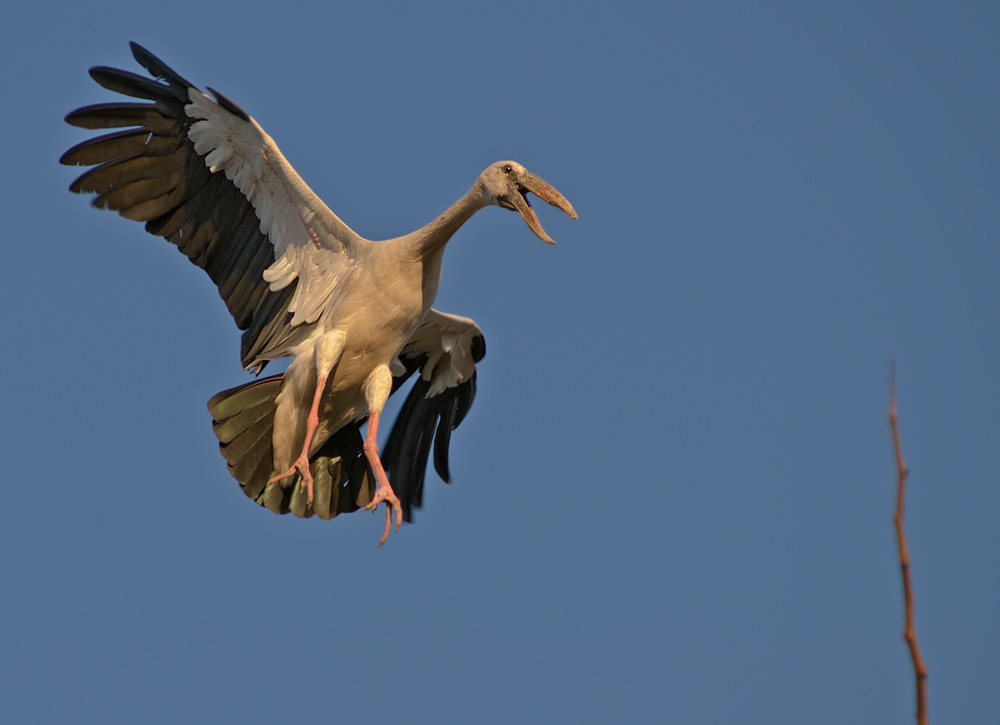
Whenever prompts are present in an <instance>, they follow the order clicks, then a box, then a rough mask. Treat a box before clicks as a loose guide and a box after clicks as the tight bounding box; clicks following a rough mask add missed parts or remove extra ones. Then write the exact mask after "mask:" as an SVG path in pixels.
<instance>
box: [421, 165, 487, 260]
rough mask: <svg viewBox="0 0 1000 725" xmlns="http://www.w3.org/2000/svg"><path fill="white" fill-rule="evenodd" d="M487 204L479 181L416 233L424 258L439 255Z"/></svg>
mask: <svg viewBox="0 0 1000 725" xmlns="http://www.w3.org/2000/svg"><path fill="white" fill-rule="evenodd" d="M484 206H486V201H485V199H484V196H483V192H482V189H481V188H480V185H479V182H476V183H475V184H474V185H473V186H472V188H471V189H469V190H468V191H467V192H466V193H465V195H464V196H463V197H462V198H461V199H459V200H458V201H456V202H455V203H454V204H452V205H451V206H450V207H449V208H448V210H447V211H445V212H444V214H442V215H441V216H439V217H438V218H437V219H435V220H434V221H432V222H431V223H430V224H428V225H427V226H425V227H424V228H423V229H420V230H418V231H417V233H416V235H415V236H416V239H417V244H418V245H419V248H420V253H421V256H422V257H423V258H424V259H428V258H429V257H438V256H440V255H441V254H442V253H443V252H444V247H445V245H446V244H447V243H448V240H449V239H451V237H452V235H453V234H454V233H455V232H457V231H458V229H459V227H461V226H462V225H463V224H465V222H467V221H468V220H469V217H471V216H472V215H473V214H475V213H476V212H477V211H479V210H480V209H482V208H483V207H484Z"/></svg>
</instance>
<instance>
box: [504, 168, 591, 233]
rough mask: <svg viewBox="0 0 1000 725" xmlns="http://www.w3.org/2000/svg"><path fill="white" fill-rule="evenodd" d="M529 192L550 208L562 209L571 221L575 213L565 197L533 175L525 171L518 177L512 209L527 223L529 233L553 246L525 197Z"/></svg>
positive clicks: (574, 217)
mask: <svg viewBox="0 0 1000 725" xmlns="http://www.w3.org/2000/svg"><path fill="white" fill-rule="evenodd" d="M529 191H530V192H531V193H532V194H534V195H535V196H537V197H538V198H539V199H541V200H542V201H547V202H548V203H549V204H551V205H552V206H554V207H558V208H559V209H562V210H563V211H564V212H566V213H567V214H569V215H570V216H571V217H572V218H573V219H576V218H577V214H576V211H575V210H574V209H573V205H572V204H570V203H569V201H567V199H566V197H565V196H563V195H562V194H560V193H559V192H558V191H556V190H555V189H553V188H552V186H550V185H549V184H548V183H546V182H545V181H543V180H542V179H540V178H538V177H537V176H535V175H534V174H532V173H530V172H528V171H525V172H524V173H523V174H520V175H519V176H518V188H517V193H515V194H511V197H512V198H511V202H513V205H514V208H515V209H517V210H518V211H519V212H521V216H523V217H524V221H526V222H528V226H529V227H531V231H533V232H534V233H535V234H537V235H538V237H539V239H541V240H542V241H545V242H548V243H549V244H555V240H553V239H552V237H550V236H549V235H548V234H546V233H545V230H544V229H542V224H541V222H539V221H538V217H537V216H536V215H535V210H534V209H532V208H531V204H530V202H528V199H527V197H526V196H525V194H527V193H528V192H529Z"/></svg>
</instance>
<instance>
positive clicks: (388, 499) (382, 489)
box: [365, 485, 403, 546]
mask: <svg viewBox="0 0 1000 725" xmlns="http://www.w3.org/2000/svg"><path fill="white" fill-rule="evenodd" d="M383 502H385V531H383V532H382V538H381V539H379V542H378V545H379V546H382V544H384V543H385V542H386V540H387V539H388V538H389V532H390V531H391V530H392V514H393V512H395V513H396V529H395V530H396V531H399V525H400V524H401V523H402V521H403V507H402V506H401V505H400V503H399V498H397V496H396V493H395V492H394V491H393V490H392V486H389V485H382V486H379V487H378V491H376V492H375V496H374V498H372V500H371V501H370V502H369V503H368V505H367V506H365V511H372V512H374V511H375V509H377V508H378V505H379V504H380V503H383ZM390 506H392V508H389V507H390Z"/></svg>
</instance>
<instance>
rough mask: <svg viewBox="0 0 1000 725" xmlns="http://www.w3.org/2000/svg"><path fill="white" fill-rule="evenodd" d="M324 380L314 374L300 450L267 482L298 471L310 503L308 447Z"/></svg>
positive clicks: (321, 376) (310, 480) (272, 481)
mask: <svg viewBox="0 0 1000 725" xmlns="http://www.w3.org/2000/svg"><path fill="white" fill-rule="evenodd" d="M326 381H327V376H326V375H324V374H322V373H320V374H318V375H317V376H316V392H315V394H314V395H313V402H312V406H310V408H309V415H308V416H307V417H306V440H305V443H304V444H303V445H302V452H301V453H300V454H299V457H298V458H296V459H295V461H294V462H293V463H292V465H291V466H290V467H289V468H288V469H287V470H285V471H282V472H281V473H279V474H278V475H276V476H274V477H273V478H272V479H271V480H270V481H268V483H267V485H268V486H271V485H273V484H275V483H277V482H278V481H280V480H281V479H283V478H288V477H289V476H292V475H294V474H296V473H298V474H299V475H300V476H302V481H301V483H300V484H299V485H300V487H301V486H305V488H306V497H307V499H308V501H309V503H312V500H313V477H312V472H311V471H310V470H309V448H310V447H311V446H312V439H313V436H314V435H315V434H316V428H318V427H319V401H320V400H321V399H322V398H323V391H324V389H325V388H326ZM383 475H384V474H383ZM300 490H301V488H300Z"/></svg>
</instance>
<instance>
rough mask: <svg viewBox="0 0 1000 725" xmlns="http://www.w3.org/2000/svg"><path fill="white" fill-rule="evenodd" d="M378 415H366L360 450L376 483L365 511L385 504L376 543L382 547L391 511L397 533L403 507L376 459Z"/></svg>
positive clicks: (376, 410)
mask: <svg viewBox="0 0 1000 725" xmlns="http://www.w3.org/2000/svg"><path fill="white" fill-rule="evenodd" d="M380 413H381V411H380V410H378V409H375V410H373V411H372V412H371V413H369V414H368V433H367V434H366V435H365V443H364V446H362V448H363V449H364V451H365V456H366V457H367V458H368V463H370V464H371V467H372V470H373V471H374V472H375V480H376V481H378V491H376V492H375V496H374V497H373V498H372V500H371V502H370V503H369V504H368V505H367V506H365V510H369V511H374V510H375V509H376V508H378V505H379V504H380V503H382V502H383V501H384V502H385V531H384V532H383V533H382V538H381V539H380V540H379V542H378V545H379V546H382V544H384V543H385V541H386V539H388V538H389V529H390V528H391V527H392V512H393V511H395V512H396V531H399V525H400V523H401V522H402V521H403V507H402V506H401V505H400V503H399V499H398V498H397V497H396V493H395V492H394V491H393V490H392V486H390V485H389V477H388V476H386V475H385V468H383V467H382V461H381V459H380V458H379V457H378V442H377V440H376V437H377V436H378V419H379V414H380ZM389 506H392V508H391V509H390V508H389Z"/></svg>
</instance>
